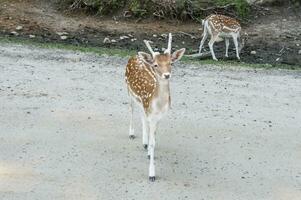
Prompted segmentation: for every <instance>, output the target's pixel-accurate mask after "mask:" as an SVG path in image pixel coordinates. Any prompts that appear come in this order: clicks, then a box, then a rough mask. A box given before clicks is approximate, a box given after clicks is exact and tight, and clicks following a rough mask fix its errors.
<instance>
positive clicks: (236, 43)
mask: <svg viewBox="0 0 301 200" xmlns="http://www.w3.org/2000/svg"><path fill="white" fill-rule="evenodd" d="M232 38H233V42H234V45H235V50H236V57H237V59H238V60H240V57H239V49H238V41H237V35H236V34H235V35H232Z"/></svg>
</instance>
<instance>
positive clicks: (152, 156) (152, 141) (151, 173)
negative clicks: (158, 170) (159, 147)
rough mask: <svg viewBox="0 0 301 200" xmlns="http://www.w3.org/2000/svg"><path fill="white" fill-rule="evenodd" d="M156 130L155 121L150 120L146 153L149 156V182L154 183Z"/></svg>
mask: <svg viewBox="0 0 301 200" xmlns="http://www.w3.org/2000/svg"><path fill="white" fill-rule="evenodd" d="M156 128H157V121H154V120H150V126H149V146H148V153H149V156H150V160H149V174H148V175H149V180H150V181H151V182H154V181H155V180H156V175H155V145H156V140H155V132H156Z"/></svg>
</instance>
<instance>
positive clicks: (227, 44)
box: [225, 38, 229, 58]
mask: <svg viewBox="0 0 301 200" xmlns="http://www.w3.org/2000/svg"><path fill="white" fill-rule="evenodd" d="M225 43H226V54H225V56H226V57H227V58H228V50H229V38H225Z"/></svg>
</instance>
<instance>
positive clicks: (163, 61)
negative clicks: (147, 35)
mask: <svg viewBox="0 0 301 200" xmlns="http://www.w3.org/2000/svg"><path fill="white" fill-rule="evenodd" d="M171 42H172V35H171V33H169V37H168V46H167V49H166V50H165V51H164V53H159V52H154V51H153V49H152V47H151V46H150V41H147V40H144V43H145V45H146V47H147V48H148V50H149V51H150V53H151V54H148V53H145V52H138V55H139V57H140V58H141V59H142V61H143V62H144V63H145V64H146V65H148V66H150V67H151V68H152V69H153V71H154V73H155V75H156V76H157V78H159V79H161V80H162V79H163V80H168V79H169V78H170V77H171V68H172V64H173V63H175V62H177V61H178V60H180V59H181V58H182V56H183V55H184V53H185V48H182V49H180V50H177V51H175V52H174V53H171Z"/></svg>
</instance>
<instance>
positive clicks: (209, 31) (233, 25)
mask: <svg viewBox="0 0 301 200" xmlns="http://www.w3.org/2000/svg"><path fill="white" fill-rule="evenodd" d="M202 25H203V39H202V41H201V44H200V48H199V54H202V48H203V45H204V42H205V41H206V39H207V37H208V35H210V37H211V38H210V41H209V48H210V52H211V55H212V58H213V59H214V60H217V58H216V57H215V54H214V51H213V45H214V43H215V42H220V41H223V40H225V43H226V54H225V56H226V57H228V49H229V39H230V38H232V39H233V41H234V45H235V49H236V57H237V58H238V60H240V57H239V51H240V49H239V47H238V45H239V44H238V39H239V38H240V31H241V26H240V24H239V22H238V21H237V20H236V19H233V18H231V17H227V16H225V15H210V16H208V17H207V18H206V19H205V20H203V21H202Z"/></svg>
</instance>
